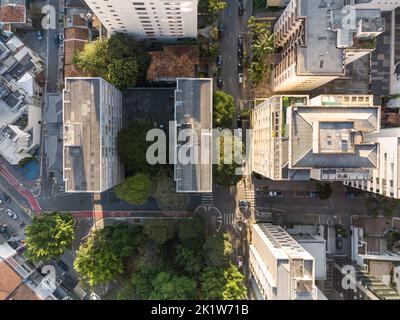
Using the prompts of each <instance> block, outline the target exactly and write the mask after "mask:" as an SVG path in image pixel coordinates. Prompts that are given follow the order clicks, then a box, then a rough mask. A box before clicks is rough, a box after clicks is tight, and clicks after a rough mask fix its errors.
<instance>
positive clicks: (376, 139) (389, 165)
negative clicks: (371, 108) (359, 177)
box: [346, 128, 400, 199]
mask: <svg viewBox="0 0 400 320" xmlns="http://www.w3.org/2000/svg"><path fill="white" fill-rule="evenodd" d="M365 139H366V141H370V142H371V143H376V144H378V145H379V149H378V158H377V160H378V167H377V168H375V169H373V170H372V175H371V177H370V179H368V180H363V181H348V182H346V185H349V186H351V187H354V188H358V189H362V190H365V191H369V192H373V193H377V194H381V195H384V196H387V197H392V198H396V199H399V198H400V174H399V173H400V161H399V157H400V152H399V151H400V128H388V129H382V130H381V131H380V132H377V133H372V134H368V135H366V136H365Z"/></svg>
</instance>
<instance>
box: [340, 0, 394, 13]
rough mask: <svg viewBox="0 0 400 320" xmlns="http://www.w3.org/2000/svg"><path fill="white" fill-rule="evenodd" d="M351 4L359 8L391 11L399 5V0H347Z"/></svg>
mask: <svg viewBox="0 0 400 320" xmlns="http://www.w3.org/2000/svg"><path fill="white" fill-rule="evenodd" d="M348 1H349V2H350V4H351V5H354V6H355V7H356V8H359V9H376V8H379V9H381V10H382V11H393V10H394V9H396V8H397V7H400V0H391V1H382V0H348Z"/></svg>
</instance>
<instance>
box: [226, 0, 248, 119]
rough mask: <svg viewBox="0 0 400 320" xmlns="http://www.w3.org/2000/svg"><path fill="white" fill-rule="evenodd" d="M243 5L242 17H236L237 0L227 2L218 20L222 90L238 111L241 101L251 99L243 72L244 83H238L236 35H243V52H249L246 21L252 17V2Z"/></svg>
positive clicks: (242, 105) (245, 0)
mask: <svg viewBox="0 0 400 320" xmlns="http://www.w3.org/2000/svg"><path fill="white" fill-rule="evenodd" d="M241 1H242V2H243V3H244V7H245V12H244V15H243V16H241V17H239V15H238V0H232V1H228V2H227V3H228V6H227V7H226V8H225V9H224V11H223V12H222V14H221V15H220V18H219V21H218V22H219V24H220V25H223V26H224V27H225V31H224V37H223V39H222V40H221V42H220V52H221V54H222V57H223V65H222V71H221V76H222V78H223V87H222V90H223V91H225V92H226V93H228V94H230V95H232V96H233V97H234V100H235V105H236V110H237V111H240V110H241V109H243V107H244V103H243V101H246V100H250V99H251V90H250V83H249V81H248V79H247V77H246V72H245V71H246V70H245V67H244V66H243V69H244V70H243V71H244V78H245V79H244V83H243V84H239V82H238V61H239V58H238V53H237V51H238V50H237V49H238V42H237V41H238V40H237V39H238V35H239V34H241V35H243V38H244V39H245V51H248V50H249V41H248V39H247V38H246V33H247V27H246V21H247V20H248V18H249V17H250V16H251V15H252V4H253V3H252V0H241Z"/></svg>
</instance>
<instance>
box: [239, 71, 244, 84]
mask: <svg viewBox="0 0 400 320" xmlns="http://www.w3.org/2000/svg"><path fill="white" fill-rule="evenodd" d="M238 82H239V83H243V73H239V74H238Z"/></svg>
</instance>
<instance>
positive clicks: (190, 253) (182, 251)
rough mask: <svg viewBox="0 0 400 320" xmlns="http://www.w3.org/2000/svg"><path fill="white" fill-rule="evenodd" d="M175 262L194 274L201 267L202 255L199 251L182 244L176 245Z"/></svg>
mask: <svg viewBox="0 0 400 320" xmlns="http://www.w3.org/2000/svg"><path fill="white" fill-rule="evenodd" d="M176 262H177V263H178V264H179V265H180V266H181V267H182V268H183V270H184V271H186V272H188V273H191V274H195V275H196V274H198V273H199V272H200V271H201V269H202V268H203V262H202V256H201V255H200V254H199V252H198V251H195V250H193V249H190V248H187V247H186V246H184V245H182V244H178V245H176Z"/></svg>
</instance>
